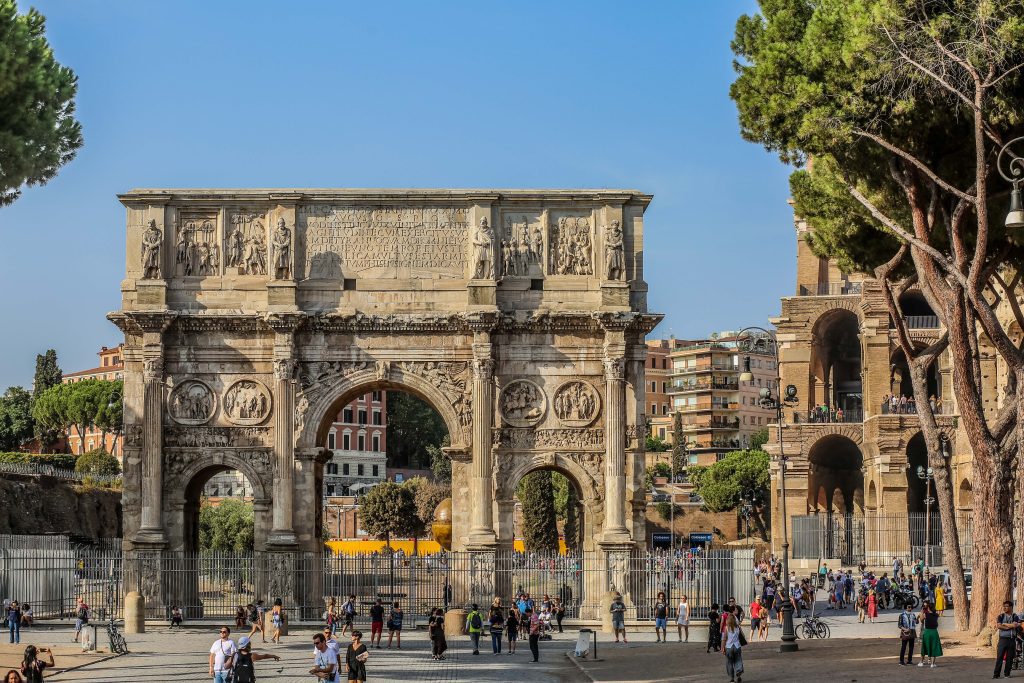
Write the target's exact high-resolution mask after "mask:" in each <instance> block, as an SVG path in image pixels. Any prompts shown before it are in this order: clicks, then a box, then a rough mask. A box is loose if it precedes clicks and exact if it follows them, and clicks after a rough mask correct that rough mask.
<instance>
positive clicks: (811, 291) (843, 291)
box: [800, 282, 861, 296]
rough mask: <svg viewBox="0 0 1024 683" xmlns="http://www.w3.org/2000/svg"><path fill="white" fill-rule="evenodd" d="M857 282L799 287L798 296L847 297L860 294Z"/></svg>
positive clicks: (825, 283) (822, 283)
mask: <svg viewBox="0 0 1024 683" xmlns="http://www.w3.org/2000/svg"><path fill="white" fill-rule="evenodd" d="M860 292H861V283H859V282H820V283H818V284H816V285H800V296H848V295H853V294H860Z"/></svg>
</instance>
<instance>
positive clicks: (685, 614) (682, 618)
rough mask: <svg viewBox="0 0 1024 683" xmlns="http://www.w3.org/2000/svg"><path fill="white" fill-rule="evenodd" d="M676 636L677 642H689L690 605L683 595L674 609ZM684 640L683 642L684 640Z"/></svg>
mask: <svg viewBox="0 0 1024 683" xmlns="http://www.w3.org/2000/svg"><path fill="white" fill-rule="evenodd" d="M676 635H678V636H679V642H680V643H682V642H686V643H688V642H690V603H689V602H687V598H686V596H685V595H683V596H680V598H679V605H678V606H677V607H676ZM684 638H685V640H684Z"/></svg>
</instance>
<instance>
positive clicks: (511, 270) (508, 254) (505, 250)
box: [501, 240, 516, 275]
mask: <svg viewBox="0 0 1024 683" xmlns="http://www.w3.org/2000/svg"><path fill="white" fill-rule="evenodd" d="M501 272H502V273H504V274H505V275H515V274H516V266H515V262H514V261H513V260H512V245H510V244H509V243H508V241H507V240H502V242H501Z"/></svg>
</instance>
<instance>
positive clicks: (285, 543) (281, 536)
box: [267, 529, 299, 550]
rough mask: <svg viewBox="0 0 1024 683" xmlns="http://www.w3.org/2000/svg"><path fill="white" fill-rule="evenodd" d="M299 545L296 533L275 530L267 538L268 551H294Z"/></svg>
mask: <svg viewBox="0 0 1024 683" xmlns="http://www.w3.org/2000/svg"><path fill="white" fill-rule="evenodd" d="M298 544H299V539H298V538H297V537H296V536H295V532H294V531H290V530H280V529H275V530H273V531H271V532H270V535H269V536H267V549H268V550H278V549H280V550H294V549H295V546H297V545H298Z"/></svg>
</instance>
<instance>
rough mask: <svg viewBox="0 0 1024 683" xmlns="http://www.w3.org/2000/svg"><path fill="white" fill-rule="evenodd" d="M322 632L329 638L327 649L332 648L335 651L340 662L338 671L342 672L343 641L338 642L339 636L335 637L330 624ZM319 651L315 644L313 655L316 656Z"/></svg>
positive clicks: (335, 655)
mask: <svg viewBox="0 0 1024 683" xmlns="http://www.w3.org/2000/svg"><path fill="white" fill-rule="evenodd" d="M322 633H323V634H324V638H326V639H327V649H328V650H330V651H331V652H333V654H334V659H335V660H336V662H337V664H338V668H337V671H339V672H340V671H341V643H339V642H338V639H337V638H335V637H334V636H332V635H331V627H330V626H324V630H323V631H322ZM317 652H319V650H318V649H317V648H316V647H315V646H314V647H313V656H314V657H315V656H316V654H317Z"/></svg>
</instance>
